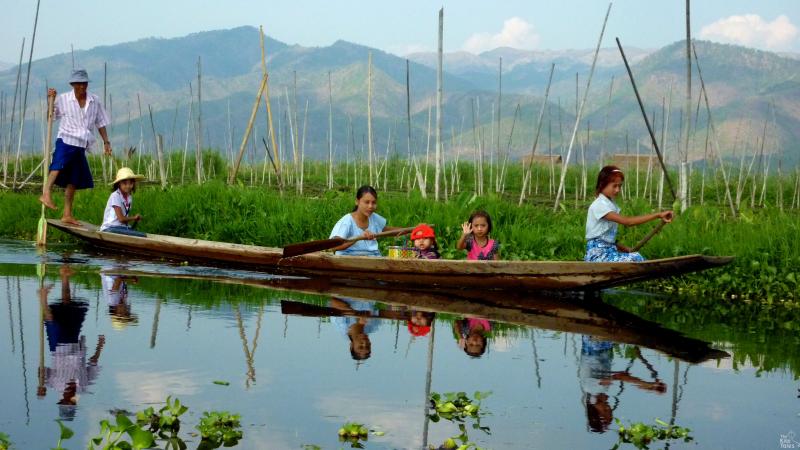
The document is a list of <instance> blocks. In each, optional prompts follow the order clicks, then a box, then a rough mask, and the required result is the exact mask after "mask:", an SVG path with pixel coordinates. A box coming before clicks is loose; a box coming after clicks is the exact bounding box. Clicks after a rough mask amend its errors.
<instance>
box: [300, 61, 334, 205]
mask: <svg viewBox="0 0 800 450" xmlns="http://www.w3.org/2000/svg"><path fill="white" fill-rule="evenodd" d="M303 134H305V128H304V129H303ZM328 189H333V83H332V82H331V71H330V70H329V71H328Z"/></svg>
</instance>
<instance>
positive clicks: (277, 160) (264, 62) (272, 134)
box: [258, 26, 283, 193]
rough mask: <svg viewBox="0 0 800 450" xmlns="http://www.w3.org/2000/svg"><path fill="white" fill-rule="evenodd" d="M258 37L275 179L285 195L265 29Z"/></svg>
mask: <svg viewBox="0 0 800 450" xmlns="http://www.w3.org/2000/svg"><path fill="white" fill-rule="evenodd" d="M258 31H259V33H258V35H259V39H260V42H261V70H262V72H263V75H264V76H266V77H267V84H266V87H265V88H264V103H266V105H267V123H268V125H269V137H270V142H271V143H272V150H273V151H274V152H275V178H276V180H277V182H278V189H279V190H280V191H281V193H283V174H282V172H281V153H280V148H278V146H276V145H275V130H274V128H273V126H272V107H271V106H270V96H269V73H268V72H267V59H266V56H265V50H264V27H262V26H259V27H258Z"/></svg>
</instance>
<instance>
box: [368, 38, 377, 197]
mask: <svg viewBox="0 0 800 450" xmlns="http://www.w3.org/2000/svg"><path fill="white" fill-rule="evenodd" d="M367 58H368V60H367V163H368V164H369V184H370V185H371V186H374V185H375V165H374V163H373V158H374V156H373V151H372V52H369V56H368V57H367Z"/></svg>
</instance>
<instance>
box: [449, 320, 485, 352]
mask: <svg viewBox="0 0 800 450" xmlns="http://www.w3.org/2000/svg"><path fill="white" fill-rule="evenodd" d="M491 332H492V323H491V322H489V321H488V320H486V319H482V318H480V317H465V318H463V319H461V320H456V321H455V322H453V335H454V337H455V338H456V341H457V344H458V348H460V349H462V350H464V353H466V354H467V355H469V356H471V357H473V358H480V357H481V356H483V354H484V353H486V348H487V347H488V345H489V344H488V338H489V335H490V334H491Z"/></svg>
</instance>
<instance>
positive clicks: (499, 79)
mask: <svg viewBox="0 0 800 450" xmlns="http://www.w3.org/2000/svg"><path fill="white" fill-rule="evenodd" d="M502 103H503V58H502V57H500V58H499V62H498V68H497V114H496V115H495V123H496V124H497V130H496V131H495V139H497V141H496V142H495V141H493V142H492V143H493V144H495V145H494V149H493V150H494V154H495V157H494V160H495V161H496V162H497V163H499V162H500V116H501V114H502V109H501V106H502ZM500 176H501V174H500V173H499V170H498V172H497V174H496V175H495V178H494V191H495V192H500Z"/></svg>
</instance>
